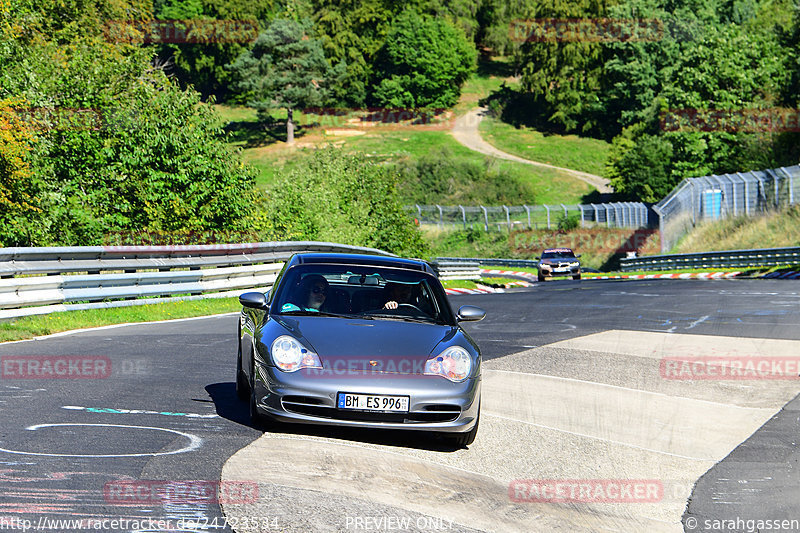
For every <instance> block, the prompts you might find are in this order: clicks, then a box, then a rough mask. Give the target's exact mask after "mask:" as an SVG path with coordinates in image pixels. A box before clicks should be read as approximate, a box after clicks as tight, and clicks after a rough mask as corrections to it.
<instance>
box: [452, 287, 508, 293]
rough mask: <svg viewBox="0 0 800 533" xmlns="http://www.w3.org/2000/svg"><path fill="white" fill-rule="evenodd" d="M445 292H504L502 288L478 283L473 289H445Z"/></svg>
mask: <svg viewBox="0 0 800 533" xmlns="http://www.w3.org/2000/svg"><path fill="white" fill-rule="evenodd" d="M444 292H445V293H447V294H492V293H497V292H505V290H504V289H495V288H494V287H487V286H485V285H478V286H477V287H476V288H474V289H445V290H444Z"/></svg>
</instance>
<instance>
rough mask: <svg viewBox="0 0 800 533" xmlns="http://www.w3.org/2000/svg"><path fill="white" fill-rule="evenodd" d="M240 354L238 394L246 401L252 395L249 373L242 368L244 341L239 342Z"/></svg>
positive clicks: (237, 358)
mask: <svg viewBox="0 0 800 533" xmlns="http://www.w3.org/2000/svg"><path fill="white" fill-rule="evenodd" d="M238 344H239V355H238V356H237V357H236V396H237V397H238V398H239V399H240V400H242V401H243V402H244V401H247V398H248V397H249V396H250V384H249V383H247V374H245V373H244V370H242V343H241V342H239V343H238Z"/></svg>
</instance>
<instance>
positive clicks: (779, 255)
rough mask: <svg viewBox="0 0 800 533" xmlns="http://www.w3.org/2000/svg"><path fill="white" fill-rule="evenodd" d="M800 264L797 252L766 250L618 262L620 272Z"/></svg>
mask: <svg viewBox="0 0 800 533" xmlns="http://www.w3.org/2000/svg"><path fill="white" fill-rule="evenodd" d="M793 264H794V265H797V264H800V248H766V249H762V250H731V251H725V252H699V253H692V254H673V255H654V256H649V257H634V258H629V259H621V260H620V265H621V269H622V271H623V272H631V271H634V270H679V269H683V268H687V269H689V268H692V269H694V268H758V267H771V266H778V265H793Z"/></svg>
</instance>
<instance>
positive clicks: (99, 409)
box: [61, 405, 219, 418]
mask: <svg viewBox="0 0 800 533" xmlns="http://www.w3.org/2000/svg"><path fill="white" fill-rule="evenodd" d="M61 408H62V409H69V410H72V411H86V412H88V413H101V414H115V415H163V416H183V417H186V418H219V415H218V414H216V413H213V414H208V415H201V414H199V413H173V412H172V411H148V410H144V409H111V408H109V407H81V406H77V405H64V406H62V407H61Z"/></svg>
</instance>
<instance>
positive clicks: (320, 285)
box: [281, 274, 328, 311]
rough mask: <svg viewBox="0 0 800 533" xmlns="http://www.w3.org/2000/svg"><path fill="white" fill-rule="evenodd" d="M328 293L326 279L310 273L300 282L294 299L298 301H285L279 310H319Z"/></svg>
mask: <svg viewBox="0 0 800 533" xmlns="http://www.w3.org/2000/svg"><path fill="white" fill-rule="evenodd" d="M327 295H328V280H327V279H325V277H324V276H320V275H319V274H311V275H308V276H306V277H305V278H303V280H302V281H301V282H300V285H299V287H298V288H297V291H296V292H295V295H294V296H295V298H293V299H295V300H296V301H297V302H298V303H297V304H295V303H285V304H283V307H281V311H298V310H304V311H319V310H320V309H321V308H322V306H323V305H324V304H325V298H326V297H327Z"/></svg>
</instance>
